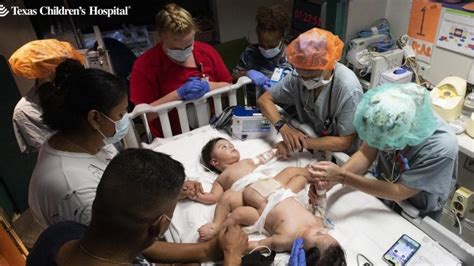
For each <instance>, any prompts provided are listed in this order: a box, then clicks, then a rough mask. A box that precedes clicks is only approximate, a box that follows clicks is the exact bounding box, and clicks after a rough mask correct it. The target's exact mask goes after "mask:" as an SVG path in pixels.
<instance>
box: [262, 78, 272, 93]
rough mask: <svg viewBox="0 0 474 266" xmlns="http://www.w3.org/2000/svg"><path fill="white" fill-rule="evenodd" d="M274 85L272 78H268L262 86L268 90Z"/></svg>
mask: <svg viewBox="0 0 474 266" xmlns="http://www.w3.org/2000/svg"><path fill="white" fill-rule="evenodd" d="M272 86H273V82H272V81H271V80H269V79H268V80H267V81H265V84H263V86H261V88H262V89H263V90H264V91H268V90H269V89H271V88H272Z"/></svg>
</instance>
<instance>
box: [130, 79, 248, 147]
mask: <svg viewBox="0 0 474 266" xmlns="http://www.w3.org/2000/svg"><path fill="white" fill-rule="evenodd" d="M251 82H252V81H251V80H250V79H249V78H248V77H246V76H243V77H240V78H239V79H238V80H237V82H236V83H235V84H231V85H229V86H225V87H222V88H219V89H216V90H212V91H210V92H208V93H206V94H205V95H204V96H203V97H202V98H200V99H197V100H193V101H172V102H168V103H165V104H161V105H157V106H151V105H148V104H138V105H136V106H135V108H134V109H133V111H132V112H131V113H129V119H130V122H131V124H132V125H133V126H132V127H130V130H129V132H128V134H127V135H126V136H125V138H124V143H125V147H127V148H130V147H149V145H147V144H146V143H143V142H141V140H140V137H139V136H138V134H137V131H136V128H135V126H134V125H135V123H134V119H135V118H140V119H141V120H142V122H143V125H144V127H145V132H146V140H147V142H148V144H152V143H154V139H153V135H152V134H151V130H150V126H149V124H148V120H147V116H146V114H147V113H157V114H158V117H159V118H160V124H161V128H162V130H163V136H164V138H170V137H172V136H173V133H172V131H171V125H170V120H169V117H168V112H170V111H172V110H174V109H176V110H177V112H178V118H179V124H180V127H181V132H182V133H186V132H189V131H190V124H196V127H202V126H205V125H207V124H209V118H210V115H209V113H210V112H209V108H208V104H207V101H208V99H209V98H212V99H213V103H214V112H215V114H216V115H219V114H220V113H222V110H223V108H224V105H223V101H222V99H223V96H224V95H227V98H228V101H229V105H230V106H233V105H237V90H238V89H240V88H242V89H243V90H245V91H246V88H245V86H246V85H247V84H250V83H251ZM188 105H192V106H193V107H194V109H193V110H194V111H195V115H196V117H194V116H192V117H190V116H188V115H189V114H190V113H192V112H188V111H189V109H188ZM195 118H196V119H197V121H194V119H195ZM190 122H191V123H190ZM158 142H159V140H158ZM152 145H153V144H152Z"/></svg>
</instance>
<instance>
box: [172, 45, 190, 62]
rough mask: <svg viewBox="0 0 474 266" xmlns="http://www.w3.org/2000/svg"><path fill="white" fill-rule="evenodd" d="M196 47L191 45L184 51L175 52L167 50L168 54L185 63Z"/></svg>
mask: <svg viewBox="0 0 474 266" xmlns="http://www.w3.org/2000/svg"><path fill="white" fill-rule="evenodd" d="M193 47H194V45H190V46H189V47H187V48H186V49H184V50H179V49H178V50H173V49H169V48H166V54H167V55H168V56H169V57H171V58H172V59H174V60H176V61H178V62H184V61H186V59H187V58H188V57H189V56H190V55H191V54H192V53H193Z"/></svg>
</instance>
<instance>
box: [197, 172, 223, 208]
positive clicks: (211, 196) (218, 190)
mask: <svg viewBox="0 0 474 266" xmlns="http://www.w3.org/2000/svg"><path fill="white" fill-rule="evenodd" d="M223 193H224V188H223V187H222V185H221V183H220V182H219V177H218V178H217V179H216V180H215V181H214V183H213V184H212V189H211V192H209V193H199V194H198V196H197V198H196V201H198V202H201V203H204V204H209V205H212V204H216V203H217V201H218V200H219V199H220V198H221V196H222V194H223Z"/></svg>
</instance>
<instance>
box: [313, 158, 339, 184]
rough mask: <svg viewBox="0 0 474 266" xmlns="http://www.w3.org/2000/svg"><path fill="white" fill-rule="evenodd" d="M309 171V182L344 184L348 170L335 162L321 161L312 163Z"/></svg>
mask: <svg viewBox="0 0 474 266" xmlns="http://www.w3.org/2000/svg"><path fill="white" fill-rule="evenodd" d="M308 172H309V174H310V178H309V180H308V182H310V183H317V182H335V183H342V184H344V181H345V179H346V173H347V170H345V169H342V168H341V167H340V166H338V165H337V164H335V163H333V162H329V161H321V162H316V163H312V164H310V165H309V166H308ZM323 184H324V183H323Z"/></svg>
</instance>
